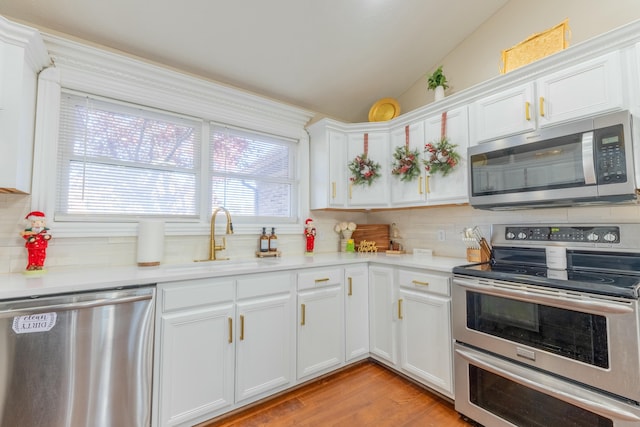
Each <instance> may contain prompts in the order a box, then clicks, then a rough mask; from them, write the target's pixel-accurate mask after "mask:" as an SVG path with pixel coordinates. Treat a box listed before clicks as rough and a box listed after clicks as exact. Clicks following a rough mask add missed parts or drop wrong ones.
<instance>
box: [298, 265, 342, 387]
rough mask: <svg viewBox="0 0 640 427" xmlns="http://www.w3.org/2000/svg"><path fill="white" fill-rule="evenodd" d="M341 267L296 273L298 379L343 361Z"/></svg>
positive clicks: (322, 371)
mask: <svg viewBox="0 0 640 427" xmlns="http://www.w3.org/2000/svg"><path fill="white" fill-rule="evenodd" d="M343 292H344V291H343V269H342V268H332V269H310V270H309V271H305V272H302V273H299V274H298V375H297V377H298V379H299V380H307V379H310V378H312V377H314V376H317V375H320V374H323V373H326V372H329V371H330V370H332V369H335V368H337V367H339V366H340V365H342V364H343V363H344V300H343Z"/></svg>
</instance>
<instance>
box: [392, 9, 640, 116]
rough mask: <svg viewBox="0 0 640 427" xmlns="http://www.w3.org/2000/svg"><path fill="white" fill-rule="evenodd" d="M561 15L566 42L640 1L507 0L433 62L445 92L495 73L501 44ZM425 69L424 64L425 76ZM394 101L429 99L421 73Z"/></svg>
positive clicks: (607, 24)
mask: <svg viewBox="0 0 640 427" xmlns="http://www.w3.org/2000/svg"><path fill="white" fill-rule="evenodd" d="M567 18H568V19H569V26H570V28H571V33H572V35H571V38H570V43H569V47H570V46H572V45H575V44H578V43H580V42H582V41H585V40H588V39H591V38H593V37H595V36H597V35H598V34H602V33H605V32H607V31H610V30H612V29H614V28H618V27H620V26H622V25H624V24H628V23H629V22H632V21H635V20H637V19H640V1H638V0H608V1H602V0H562V1H557V0H538V1H524V0H511V1H510V2H509V3H507V4H506V5H505V6H504V7H503V8H502V9H500V10H499V11H498V12H497V13H496V14H495V15H494V16H492V17H491V18H490V19H489V20H488V21H487V22H486V23H484V24H483V25H482V26H481V27H480V28H478V29H477V30H476V31H475V32H474V33H473V34H472V35H471V36H470V37H469V38H467V39H466V40H465V41H463V42H462V43H461V44H460V45H459V46H458V47H457V48H456V49H455V50H453V51H452V52H450V53H449V54H448V55H447V56H445V57H444V58H442V60H441V61H440V62H439V63H438V65H443V71H444V72H445V75H446V76H447V79H448V80H449V82H450V86H451V87H450V88H449V89H448V90H447V92H446V93H447V94H452V93H455V92H460V91H462V90H464V89H467V88H469V87H471V86H474V85H476V84H478V83H481V82H484V81H486V80H489V79H492V78H495V77H498V76H500V67H499V66H500V59H501V54H502V51H503V50H504V49H508V48H510V47H512V46H514V45H516V44H518V43H519V42H521V41H523V40H525V39H526V38H527V37H529V36H531V35H533V34H535V33H539V32H541V31H544V30H546V29H548V28H551V27H553V26H555V25H556V24H559V23H560V22H562V21H563V20H565V19H567ZM443 37H446V34H444V35H443ZM434 43H437V41H434ZM431 71H433V70H426V71H425V76H426V75H427V73H428V72H429V73H430V72H431ZM398 101H399V103H400V105H401V107H402V111H403V112H408V111H412V110H415V109H416V108H418V107H421V106H423V105H426V104H429V103H431V102H433V91H428V90H427V84H426V77H422V78H420V79H419V80H418V81H416V82H415V83H414V84H413V85H412V86H411V87H410V88H409V89H408V90H407V91H406V92H405V93H404V94H402V95H401V96H399V97H398Z"/></svg>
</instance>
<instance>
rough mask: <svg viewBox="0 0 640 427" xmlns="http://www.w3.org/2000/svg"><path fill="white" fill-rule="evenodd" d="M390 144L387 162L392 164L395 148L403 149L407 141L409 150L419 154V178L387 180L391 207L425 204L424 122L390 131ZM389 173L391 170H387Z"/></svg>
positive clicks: (394, 176)
mask: <svg viewBox="0 0 640 427" xmlns="http://www.w3.org/2000/svg"><path fill="white" fill-rule="evenodd" d="M390 135H391V144H390V151H389V153H390V154H389V159H390V160H389V161H390V164H393V161H394V159H393V154H394V152H395V150H396V148H397V147H403V146H405V145H406V144H407V136H408V140H409V149H410V150H412V151H413V150H417V151H418V153H420V160H419V167H420V176H419V177H417V178H415V179H414V180H412V181H402V180H401V179H400V178H401V176H400V175H391V177H390V178H389V180H390V181H389V185H390V189H391V191H390V197H391V206H421V205H424V204H425V203H426V199H427V192H426V187H425V178H426V173H425V170H424V165H423V164H422V160H423V159H424V144H425V142H426V141H425V137H424V120H420V121H417V122H415V123H411V124H410V125H406V126H401V127H397V128H393V129H391V132H390ZM389 171H391V168H390V169H389Z"/></svg>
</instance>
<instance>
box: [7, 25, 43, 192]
mask: <svg viewBox="0 0 640 427" xmlns="http://www.w3.org/2000/svg"><path fill="white" fill-rule="evenodd" d="M50 63H51V61H50V59H49V55H48V52H47V49H46V47H45V45H44V42H43V41H42V37H41V36H40V33H39V32H38V31H37V30H35V29H33V28H29V27H26V26H24V25H20V24H16V23H13V22H11V21H8V20H6V19H5V18H3V17H2V16H0V134H1V135H2V138H0V151H1V152H2V156H1V157H0V190H1V191H0V192H10V193H30V192H31V174H32V164H33V137H34V123H35V115H36V92H37V81H38V73H39V72H40V71H41V70H42V69H43V68H45V67H46V66H48V65H49V64H50Z"/></svg>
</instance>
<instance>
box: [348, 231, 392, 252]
mask: <svg viewBox="0 0 640 427" xmlns="http://www.w3.org/2000/svg"><path fill="white" fill-rule="evenodd" d="M390 228H391V227H390V225H389V224H356V229H355V231H354V232H353V235H352V236H351V238H352V239H353V241H354V243H355V245H356V248H357V247H358V245H359V244H360V241H361V240H366V241H368V242H376V247H377V248H378V252H383V251H386V250H387V249H389V230H390Z"/></svg>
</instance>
